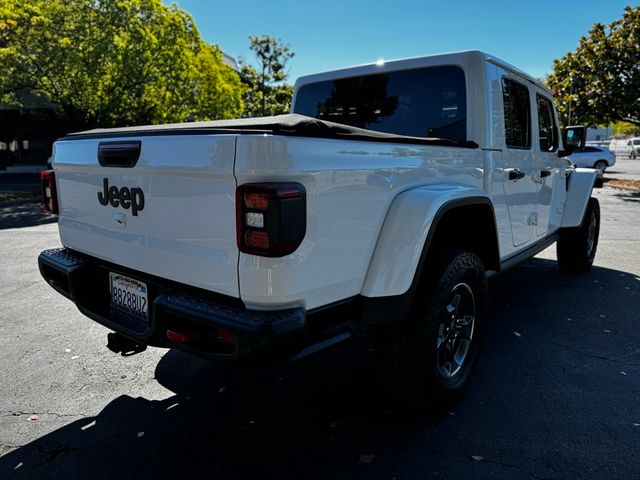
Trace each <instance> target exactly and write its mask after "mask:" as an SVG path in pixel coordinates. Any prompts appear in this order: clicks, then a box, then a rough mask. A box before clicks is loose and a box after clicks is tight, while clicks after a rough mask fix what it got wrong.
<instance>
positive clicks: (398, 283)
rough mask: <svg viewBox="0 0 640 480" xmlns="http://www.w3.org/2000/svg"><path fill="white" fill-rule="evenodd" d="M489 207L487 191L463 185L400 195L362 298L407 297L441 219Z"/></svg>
mask: <svg viewBox="0 0 640 480" xmlns="http://www.w3.org/2000/svg"><path fill="white" fill-rule="evenodd" d="M472 204H489V205H491V200H490V199H489V197H488V196H487V194H486V192H485V191H484V190H481V189H478V188H467V187H461V186H460V185H438V186H425V187H418V188H415V189H412V190H408V191H405V192H403V193H401V194H399V195H398V196H397V197H396V198H395V199H394V200H393V202H392V203H391V206H390V207H389V210H388V211H387V215H386V218H385V220H384V223H383V225H382V229H381V231H380V235H379V236H378V242H377V244H376V247H375V250H374V253H373V256H372V258H371V262H370V263H369V269H368V271H367V274H366V277H365V280H364V284H363V288H362V292H361V295H362V296H364V297H389V296H397V295H402V294H405V293H407V292H408V291H409V289H410V288H411V287H412V285H413V284H414V279H415V278H416V274H417V273H418V270H419V268H420V265H421V262H422V261H423V260H424V258H425V254H426V251H427V250H428V247H429V239H430V238H431V236H432V235H433V234H434V232H435V230H436V227H437V223H438V219H439V218H441V217H442V216H443V215H444V214H445V213H446V212H447V211H449V210H450V209H452V208H455V207H458V206H464V205H472Z"/></svg>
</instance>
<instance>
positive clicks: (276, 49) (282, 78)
mask: <svg viewBox="0 0 640 480" xmlns="http://www.w3.org/2000/svg"><path fill="white" fill-rule="evenodd" d="M249 40H250V42H251V45H250V48H251V50H252V51H253V53H254V54H255V56H256V59H257V61H258V66H257V67H254V66H252V65H249V64H247V63H245V61H244V60H241V61H240V63H241V69H240V77H241V78H242V81H243V83H244V84H245V85H246V86H247V90H246V91H245V94H244V104H245V115H247V116H249V117H261V116H267V115H279V114H281V113H288V112H289V107H290V105H291V96H292V95H293V87H292V86H291V85H289V84H288V83H287V78H288V74H287V63H288V62H289V60H291V58H293V56H294V55H295V54H294V53H293V52H292V51H291V49H290V48H289V45H287V44H283V43H282V41H281V40H279V39H276V38H273V37H270V36H268V35H262V36H250V37H249Z"/></svg>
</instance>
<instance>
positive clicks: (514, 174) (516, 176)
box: [509, 168, 525, 180]
mask: <svg viewBox="0 0 640 480" xmlns="http://www.w3.org/2000/svg"><path fill="white" fill-rule="evenodd" d="M524 176H525V173H524V172H523V171H522V170H520V169H519V168H511V169H509V180H520V179H521V178H524Z"/></svg>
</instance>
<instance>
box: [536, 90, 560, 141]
mask: <svg viewBox="0 0 640 480" xmlns="http://www.w3.org/2000/svg"><path fill="white" fill-rule="evenodd" d="M536 103H537V107H538V132H539V137H540V151H541V152H553V151H555V150H556V149H557V148H558V131H557V128H556V122H555V117H554V115H553V104H552V103H551V100H549V99H548V98H546V97H543V96H542V95H536Z"/></svg>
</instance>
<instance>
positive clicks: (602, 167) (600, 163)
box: [593, 160, 609, 173]
mask: <svg viewBox="0 0 640 480" xmlns="http://www.w3.org/2000/svg"><path fill="white" fill-rule="evenodd" d="M608 166H609V164H608V163H607V161H606V160H598V161H597V162H596V163H595V165H594V166H593V168H595V169H596V170H600V172H602V173H604V171H605V170H606V169H607V167H608Z"/></svg>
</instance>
